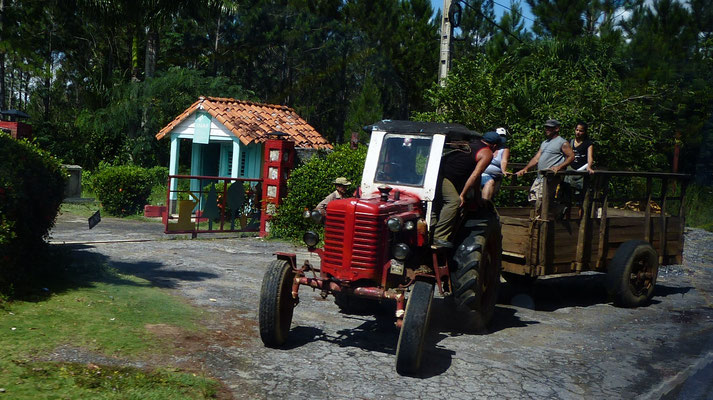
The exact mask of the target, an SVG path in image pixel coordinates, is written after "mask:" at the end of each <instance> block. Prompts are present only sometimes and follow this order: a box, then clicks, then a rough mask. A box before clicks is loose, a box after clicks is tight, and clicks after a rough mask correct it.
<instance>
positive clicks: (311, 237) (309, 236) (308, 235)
mask: <svg viewBox="0 0 713 400" xmlns="http://www.w3.org/2000/svg"><path fill="white" fill-rule="evenodd" d="M302 240H304V242H305V244H306V245H307V246H309V247H314V246H316V245H317V243H319V235H318V234H316V233H314V232H312V231H307V232H305V234H304V235H303V236H302Z"/></svg>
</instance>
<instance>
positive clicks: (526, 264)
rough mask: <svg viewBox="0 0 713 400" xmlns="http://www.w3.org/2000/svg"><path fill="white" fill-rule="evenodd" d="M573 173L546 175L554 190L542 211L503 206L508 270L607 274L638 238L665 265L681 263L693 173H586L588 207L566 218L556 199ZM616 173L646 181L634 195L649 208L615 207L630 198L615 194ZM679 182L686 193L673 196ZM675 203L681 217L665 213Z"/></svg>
mask: <svg viewBox="0 0 713 400" xmlns="http://www.w3.org/2000/svg"><path fill="white" fill-rule="evenodd" d="M572 174H580V175H581V173H576V172H564V173H559V174H557V175H555V174H553V173H552V172H547V173H544V179H545V182H546V185H545V187H546V188H549V190H545V191H544V193H543V198H542V204H541V212H540V213H539V215H536V214H537V213H536V211H535V209H536V208H535V207H534V206H530V207H499V208H498V213H499V214H500V222H501V227H502V235H503V253H502V261H503V262H502V269H503V271H504V272H506V273H512V274H517V275H526V276H531V277H537V276H543V275H552V274H564V273H578V272H582V271H600V272H606V271H607V266H608V264H609V262H610V261H611V260H612V258H613V257H614V254H615V253H616V251H617V249H618V248H619V247H620V246H621V245H622V244H623V243H625V242H628V241H632V240H644V241H646V242H649V243H650V244H651V245H652V246H653V248H654V249H655V250H656V252H657V253H658V256H659V264H660V265H668V264H680V263H681V259H682V254H683V231H684V227H685V216H684V210H683V206H682V205H683V199H684V194H685V186H686V182H687V178H688V176H687V175H683V174H666V173H647V172H641V173H634V172H625V171H602V172H599V171H598V172H596V173H594V174H592V175H589V174H586V175H584V181H585V185H584V196H583V197H584V200H583V201H582V205H581V209H582V210H583V211H582V217H581V218H579V217H578V214H579V209H580V206H575V207H572V209H571V210H570V211H569V212H568V213H565V214H564V217H563V214H562V213H561V212H560V210H561V209H562V208H563V206H562V205H561V204H558V203H557V200H556V199H555V198H554V197H555V196H554V193H555V191H556V190H557V185H558V182H559V181H560V179H561V177H562V175H572ZM613 177H623V178H625V179H626V178H627V177H631V178H633V177H639V178H644V179H645V180H646V193H644V194H643V196H642V198H641V199H629V200H637V201H639V203H638V204H643V205H644V206H642V208H644V210H643V211H633V210H629V209H622V208H614V207H611V206H610V204H611V203H613V202H615V201H617V202H619V203H621V202H622V201H625V200H627V199H611V198H610V195H609V186H610V185H609V180H610V179H612V178H613ZM656 180H659V182H656ZM677 181H678V186H677V187H678V189H679V190H680V195H679V196H676V197H673V196H668V195H667V192H668V191H669V189H670V187H671V186H672V185H671V184H672V183H673V182H677ZM654 183H656V184H657V186H658V187H660V193H659V195H658V196H657V197H654V196H652V186H653V184H654ZM674 185H675V184H674ZM673 187H674V188H675V187H676V186H673ZM518 188H522V187H521V186H520V187H518ZM671 201H675V202H676V203H674V204H673V205H676V206H678V207H676V208H677V211H678V214H677V215H670V214H668V213H666V212H665V211H666V210H667V209H669V210H670V208H671V207H669V205H670V204H669V202H671ZM656 205H660V209H661V210H663V214H661V213H660V212H659V213H657V211H658V210H655V209H656V208H658V207H656ZM567 216H569V218H568V217H567Z"/></svg>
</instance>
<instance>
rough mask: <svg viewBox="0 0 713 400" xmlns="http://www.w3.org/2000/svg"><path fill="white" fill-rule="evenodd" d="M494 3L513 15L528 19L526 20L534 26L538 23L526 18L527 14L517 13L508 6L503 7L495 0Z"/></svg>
mask: <svg viewBox="0 0 713 400" xmlns="http://www.w3.org/2000/svg"><path fill="white" fill-rule="evenodd" d="M493 3H495V4H497V5H499V6H500V7H502V8H504V9H506V10H508V11H510V12H511V13H515V14H517V15H519V16H521V17H522V18H524V19H526V20H528V21H530V22H532V23H533V24H534V23H535V22H536V21H535V20H534V19H532V18H530V17H527V16H525V14H523V13H521V12H517V11H515V10H513V9H512V8H510V7H508V6H505V5H502V4H500V3H498V2H497V1H495V0H493Z"/></svg>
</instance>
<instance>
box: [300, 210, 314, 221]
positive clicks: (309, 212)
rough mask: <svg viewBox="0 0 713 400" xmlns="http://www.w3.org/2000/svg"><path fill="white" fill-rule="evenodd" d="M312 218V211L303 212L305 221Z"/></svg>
mask: <svg viewBox="0 0 713 400" xmlns="http://www.w3.org/2000/svg"><path fill="white" fill-rule="evenodd" d="M311 216H312V211H310V210H304V211H303V212H302V218H304V219H309V218H310V217H311Z"/></svg>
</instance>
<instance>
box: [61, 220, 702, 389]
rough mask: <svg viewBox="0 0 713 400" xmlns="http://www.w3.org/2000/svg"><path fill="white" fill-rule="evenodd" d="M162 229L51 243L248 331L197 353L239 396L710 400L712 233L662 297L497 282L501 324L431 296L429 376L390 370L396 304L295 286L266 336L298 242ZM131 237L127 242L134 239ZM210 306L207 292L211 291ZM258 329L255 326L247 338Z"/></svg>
mask: <svg viewBox="0 0 713 400" xmlns="http://www.w3.org/2000/svg"><path fill="white" fill-rule="evenodd" d="M162 229H163V228H162V226H161V225H160V224H154V223H145V222H138V221H128V220H118V219H111V218H105V219H104V220H103V221H102V222H101V223H100V224H99V225H98V226H97V227H95V228H94V229H92V230H91V231H90V230H88V229H87V221H86V220H85V219H83V218H80V217H76V216H72V215H67V214H65V215H62V216H61V217H60V218H59V219H58V223H57V226H56V227H55V229H54V230H53V232H52V235H51V242H52V243H54V244H57V245H63V246H69V247H71V248H72V249H73V254H74V256H75V257H80V258H81V257H92V258H95V259H97V260H100V261H104V262H107V263H109V264H110V265H112V266H113V267H115V268H118V269H119V270H121V271H122V272H124V273H131V274H135V275H138V276H141V277H143V278H146V279H148V280H150V281H151V282H153V283H154V284H156V285H158V286H161V287H165V288H169V289H170V290H172V291H174V292H176V293H178V294H180V295H181V296H185V297H187V298H188V299H190V301H191V302H193V303H194V304H195V305H197V306H199V307H203V308H205V309H206V310H209V311H210V312H211V313H215V314H214V315H216V316H218V317H219V318H218V319H217V321H219V322H218V323H212V325H211V326H209V327H208V328H209V329H212V330H226V329H244V330H247V332H248V335H247V337H246V339H245V340H241V341H234V342H230V343H223V342H220V343H219V342H216V343H214V344H210V345H208V346H207V347H206V348H205V349H202V350H200V351H196V352H195V353H193V354H191V355H190V357H193V358H194V359H195V360H197V361H199V362H201V363H202V364H203V365H204V366H205V370H206V372H207V373H209V374H210V375H212V376H214V377H216V378H217V379H220V380H221V381H222V382H224V383H225V384H226V385H227V386H228V387H229V388H230V390H231V391H232V393H233V395H234V396H235V397H236V398H286V399H304V398H311V399H326V398H337V399H353V398H360V399H393V398H448V399H474V398H513V399H519V398H523V399H527V398H536V399H539V398H560V399H579V398H595V399H604V398H606V399H609V398H636V397H638V398H667V399H674V398H686V399H691V398H711V396H713V384H712V383H711V382H713V248H712V246H711V245H710V243H712V240H713V234H711V233H708V232H704V231H699V230H691V231H689V232H688V233H687V234H686V251H685V252H684V263H683V265H678V266H669V267H663V268H661V270H660V272H659V279H658V283H657V287H656V291H655V293H654V301H653V303H652V304H651V305H649V306H647V307H642V308H638V309H622V308H616V307H614V306H613V305H612V304H611V303H609V302H607V298H606V291H605V288H604V279H603V278H604V276H603V275H601V274H592V275H583V276H577V277H564V278H552V279H541V280H538V281H537V282H536V283H535V285H534V287H533V289H532V291H531V292H529V293H517V292H516V291H515V290H514V289H513V288H512V287H509V286H508V285H507V284H503V285H502V286H501V296H500V303H499V304H498V306H497V309H496V312H495V316H494V319H493V321H494V322H493V323H492V324H491V326H490V327H489V328H488V329H487V330H479V329H478V328H476V327H475V326H474V324H473V322H472V321H471V320H470V318H469V314H468V313H467V312H464V311H460V310H453V309H451V308H450V307H449V306H448V305H447V304H446V301H445V300H443V299H439V298H436V299H435V300H434V308H433V309H432V314H431V315H432V320H431V326H430V335H429V338H428V342H427V344H426V347H425V348H426V350H425V354H424V361H423V366H424V368H423V371H422V374H421V376H419V377H403V376H399V375H398V374H397V373H396V372H395V369H394V365H395V358H394V353H395V349H396V341H397V338H398V331H397V329H396V328H395V327H394V325H393V321H394V319H393V308H392V306H391V305H390V304H383V305H382V307H381V308H380V310H379V311H380V312H379V313H377V315H346V314H342V313H340V312H339V309H338V308H337V307H336V305H334V303H333V301H332V298H331V297H330V298H329V299H327V300H322V299H321V298H320V297H319V293H318V292H313V291H311V290H308V289H306V288H304V287H303V288H301V291H300V299H301V302H300V304H299V306H298V307H297V308H296V310H295V314H294V318H293V323H292V329H291V332H290V337H289V340H288V343H287V345H286V346H285V348H284V349H280V350H275V349H268V348H265V347H264V346H263V345H262V342H261V341H260V338H259V334H258V330H257V307H258V300H259V292H260V285H261V282H262V275H263V273H264V269H265V267H266V265H267V264H268V263H269V262H270V261H271V260H272V259H273V256H272V253H273V252H275V251H294V252H296V253H297V254H298V263H300V264H301V263H302V260H304V259H305V258H309V259H310V261H311V262H312V263H313V264H318V258H316V257H315V256H313V257H311V258H310V255H309V254H308V253H307V252H305V251H304V250H303V249H302V248H297V247H294V246H292V245H290V244H286V243H283V242H278V241H263V240H260V239H257V238H236V237H232V238H220V239H218V238H212V239H208V238H204V236H199V239H197V240H167V239H168V237H167V236H166V235H164V234H163V230H162ZM126 240H131V241H126ZM211 299H212V300H215V301H212V300H211ZM251 332H252V334H250V333H251Z"/></svg>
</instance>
